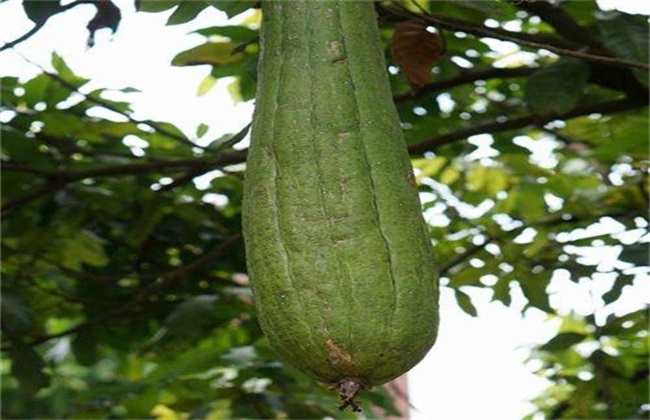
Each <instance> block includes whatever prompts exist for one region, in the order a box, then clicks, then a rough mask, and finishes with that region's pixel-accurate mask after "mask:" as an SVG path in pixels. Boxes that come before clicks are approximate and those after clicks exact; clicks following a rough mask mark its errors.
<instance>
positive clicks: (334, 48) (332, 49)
mask: <svg viewBox="0 0 650 420" xmlns="http://www.w3.org/2000/svg"><path fill="white" fill-rule="evenodd" d="M340 50H341V43H340V42H339V41H330V43H329V44H327V52H328V53H329V54H332V55H336V54H338V53H339V51H340Z"/></svg>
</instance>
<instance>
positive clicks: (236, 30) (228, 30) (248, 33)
mask: <svg viewBox="0 0 650 420" xmlns="http://www.w3.org/2000/svg"><path fill="white" fill-rule="evenodd" d="M193 33H196V34H200V35H203V36H205V37H212V36H222V37H225V38H229V39H230V40H231V41H237V42H248V41H251V40H253V39H255V38H257V36H258V32H257V31H255V30H253V29H250V28H247V27H245V26H211V27H209V28H203V29H199V30H197V31H194V32H193Z"/></svg>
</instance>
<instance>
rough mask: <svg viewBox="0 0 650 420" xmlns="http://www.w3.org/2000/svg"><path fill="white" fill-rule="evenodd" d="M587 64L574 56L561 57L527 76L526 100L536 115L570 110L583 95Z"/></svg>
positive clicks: (586, 77)
mask: <svg viewBox="0 0 650 420" xmlns="http://www.w3.org/2000/svg"><path fill="white" fill-rule="evenodd" d="M588 79H589V66H588V65H587V64H586V63H585V62H584V61H582V60H577V59H575V58H566V57H564V58H561V59H559V60H558V61H557V62H555V63H553V64H550V65H548V66H544V67H542V68H541V69H539V70H538V71H537V72H535V73H534V74H533V75H531V76H530V77H529V78H528V82H527V83H526V102H527V104H528V107H529V108H530V110H531V111H532V112H534V113H535V114H538V115H547V114H561V113H563V112H567V111H570V110H572V109H573V108H574V107H575V106H576V105H578V103H579V102H580V100H581V99H582V96H583V94H584V90H585V86H586V85H587V80H588Z"/></svg>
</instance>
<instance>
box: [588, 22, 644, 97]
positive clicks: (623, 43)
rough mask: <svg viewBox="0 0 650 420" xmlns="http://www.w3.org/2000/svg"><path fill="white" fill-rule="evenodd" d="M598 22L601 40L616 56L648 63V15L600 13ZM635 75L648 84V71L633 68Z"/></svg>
mask: <svg viewBox="0 0 650 420" xmlns="http://www.w3.org/2000/svg"><path fill="white" fill-rule="evenodd" d="M600 17H601V19H600V21H599V22H598V28H599V29H600V33H601V36H602V38H603V42H604V44H605V46H606V47H607V48H609V49H610V50H612V51H613V52H614V54H616V56H618V57H621V58H624V59H626V60H631V61H636V62H638V63H642V64H648V61H650V57H649V54H648V51H649V49H650V42H649V40H648V17H647V16H643V15H628V14H626V13H621V12H613V13H608V14H602V15H601V16H600ZM633 72H634V74H635V76H636V77H637V79H639V81H640V82H641V83H643V84H644V85H646V86H648V77H649V76H648V71H647V70H640V69H635V70H633Z"/></svg>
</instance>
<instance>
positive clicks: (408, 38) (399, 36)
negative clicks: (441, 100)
mask: <svg viewBox="0 0 650 420" xmlns="http://www.w3.org/2000/svg"><path fill="white" fill-rule="evenodd" d="M443 52H444V46H443V41H442V38H441V37H440V35H439V34H436V33H431V32H429V31H427V24H426V23H422V22H419V21H416V20H408V21H406V22H402V23H400V24H399V25H397V26H396V27H395V32H393V37H392V39H391V42H390V53H391V56H392V57H393V61H395V63H397V64H398V65H399V66H400V68H401V69H402V73H404V75H405V76H406V78H407V79H408V81H409V83H410V84H411V85H412V86H413V87H416V88H419V87H422V86H424V85H426V84H427V83H429V82H430V81H431V77H432V74H431V66H432V65H433V63H434V62H435V61H436V60H438V58H440V56H441V55H442V53H443Z"/></svg>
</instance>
